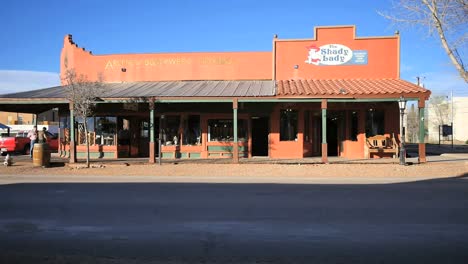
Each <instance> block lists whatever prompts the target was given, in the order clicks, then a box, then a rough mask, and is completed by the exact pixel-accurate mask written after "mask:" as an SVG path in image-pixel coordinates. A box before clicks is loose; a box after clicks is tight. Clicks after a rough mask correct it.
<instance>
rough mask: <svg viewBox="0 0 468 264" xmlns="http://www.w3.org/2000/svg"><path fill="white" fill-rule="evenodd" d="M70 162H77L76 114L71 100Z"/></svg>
mask: <svg viewBox="0 0 468 264" xmlns="http://www.w3.org/2000/svg"><path fill="white" fill-rule="evenodd" d="M36 120H37V118H36ZM69 162H70V163H76V142H75V115H74V111H73V102H70V160H69Z"/></svg>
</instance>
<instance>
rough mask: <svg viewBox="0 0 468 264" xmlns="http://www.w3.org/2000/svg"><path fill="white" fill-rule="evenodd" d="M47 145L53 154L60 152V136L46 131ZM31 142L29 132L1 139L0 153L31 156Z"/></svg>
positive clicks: (21, 132)
mask: <svg viewBox="0 0 468 264" xmlns="http://www.w3.org/2000/svg"><path fill="white" fill-rule="evenodd" d="M46 137H47V144H49V149H50V150H51V151H53V152H57V150H58V135H57V134H52V133H50V132H49V131H46ZM30 146H31V140H30V139H29V138H28V131H19V132H18V133H16V136H14V137H1V138H0V153H1V154H2V155H6V154H7V153H22V154H29V150H30Z"/></svg>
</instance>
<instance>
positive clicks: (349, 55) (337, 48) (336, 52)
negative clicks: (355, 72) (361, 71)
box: [305, 44, 367, 66]
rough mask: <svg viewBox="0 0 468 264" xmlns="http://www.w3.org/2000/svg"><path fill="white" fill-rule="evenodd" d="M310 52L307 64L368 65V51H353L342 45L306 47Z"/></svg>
mask: <svg viewBox="0 0 468 264" xmlns="http://www.w3.org/2000/svg"><path fill="white" fill-rule="evenodd" d="M306 48H307V49H308V51H309V53H308V57H307V60H306V61H305V63H308V64H313V65H317V66H322V65H330V66H334V65H350V64H367V51H366V50H355V51H353V50H351V49H350V48H348V47H347V46H345V45H341V44H327V45H323V46H320V47H317V46H315V45H311V46H307V47H306Z"/></svg>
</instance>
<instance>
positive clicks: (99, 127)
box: [94, 116, 117, 146]
mask: <svg viewBox="0 0 468 264" xmlns="http://www.w3.org/2000/svg"><path fill="white" fill-rule="evenodd" d="M95 122H96V123H95V133H96V134H95V140H94V142H95V144H97V145H107V146H111V145H115V134H116V130H117V118H116V117H109V116H107V117H96V121H95Z"/></svg>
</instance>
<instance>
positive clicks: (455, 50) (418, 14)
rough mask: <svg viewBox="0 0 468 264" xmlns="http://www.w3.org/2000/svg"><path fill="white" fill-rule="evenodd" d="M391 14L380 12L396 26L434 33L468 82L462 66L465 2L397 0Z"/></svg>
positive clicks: (467, 11) (467, 5)
mask: <svg viewBox="0 0 468 264" xmlns="http://www.w3.org/2000/svg"><path fill="white" fill-rule="evenodd" d="M392 9H393V13H391V14H389V13H384V12H379V14H380V15H382V16H383V17H385V18H387V19H389V20H391V21H393V22H394V23H396V24H406V25H411V26H413V25H419V26H423V27H425V28H427V29H428V32H429V34H430V35H433V34H437V36H438V37H439V39H440V42H441V44H442V47H443V48H444V50H445V52H446V53H447V55H448V57H449V59H450V61H451V62H452V63H453V65H454V66H455V68H456V69H457V71H458V73H459V74H460V76H461V77H462V78H463V79H464V80H465V82H468V74H467V72H466V68H465V65H464V63H463V59H464V58H463V54H460V53H463V52H466V49H467V42H466V40H467V38H468V32H467V31H466V27H467V25H468V2H467V1H466V0H398V1H396V2H395V3H394V5H393V7H392Z"/></svg>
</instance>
